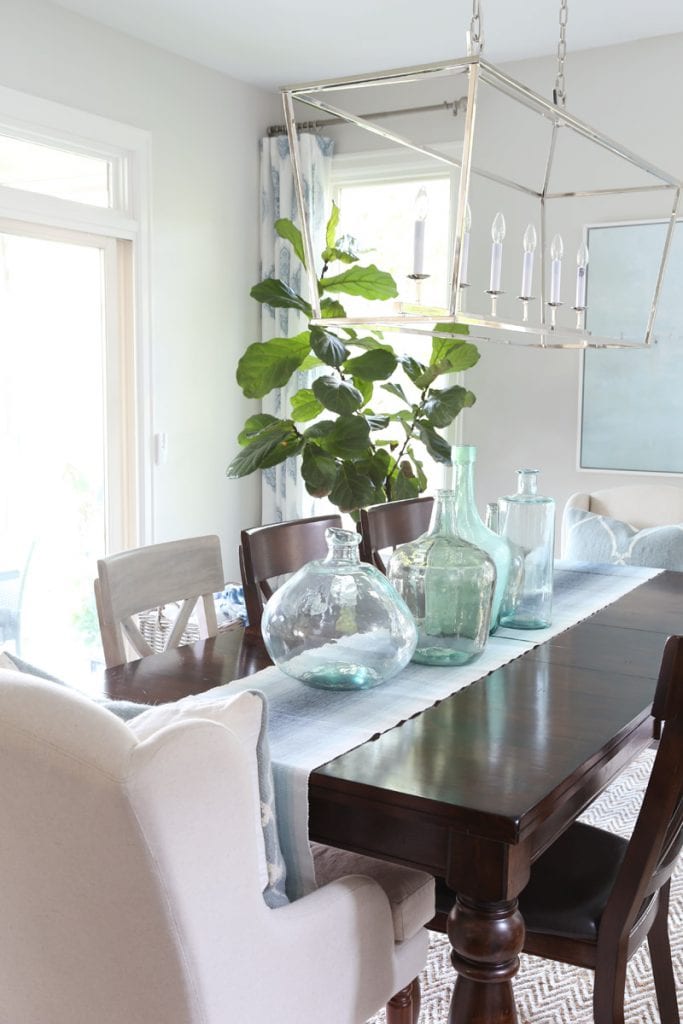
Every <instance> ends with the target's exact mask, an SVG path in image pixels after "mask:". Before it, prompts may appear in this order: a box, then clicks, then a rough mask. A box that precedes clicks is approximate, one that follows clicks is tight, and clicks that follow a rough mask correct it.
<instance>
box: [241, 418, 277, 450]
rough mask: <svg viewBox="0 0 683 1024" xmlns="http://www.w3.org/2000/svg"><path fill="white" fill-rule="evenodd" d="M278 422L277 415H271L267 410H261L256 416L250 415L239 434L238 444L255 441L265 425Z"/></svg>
mask: <svg viewBox="0 0 683 1024" xmlns="http://www.w3.org/2000/svg"><path fill="white" fill-rule="evenodd" d="M277 422H278V420H277V418H276V417H275V416H270V415H269V414H268V413H266V412H259V413H256V415H255V416H250V417H249V419H248V420H247V421H246V422H245V424H244V426H243V428H242V430H241V432H240V433H239V434H238V435H237V441H238V444H241V445H245V444H249V442H250V441H253V439H254V437H255V436H256V434H260V432H261V431H262V430H263V428H264V427H268V426H270V424H271V423H277Z"/></svg>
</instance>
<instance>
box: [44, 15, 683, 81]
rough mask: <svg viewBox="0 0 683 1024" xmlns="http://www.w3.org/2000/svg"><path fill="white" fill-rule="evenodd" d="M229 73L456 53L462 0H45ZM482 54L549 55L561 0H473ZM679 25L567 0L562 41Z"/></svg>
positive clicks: (331, 71) (621, 36)
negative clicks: (479, 22) (476, 5)
mask: <svg viewBox="0 0 683 1024" xmlns="http://www.w3.org/2000/svg"><path fill="white" fill-rule="evenodd" d="M53 2H56V3H58V5H59V6H61V7H65V8H67V9H68V10H70V11H74V12H75V13H77V14H82V15H85V16H86V17H88V18H93V19H95V20H96V21H99V22H102V23H103V24H105V25H108V26H110V27H111V28H115V29H118V30H120V31H121V32H126V33H128V34H129V35H131V36H135V37H137V38H138V39H142V40H144V41H145V42H148V43H152V44H154V45H155V46H159V47H161V48H163V49H165V50H170V51H171V52H172V53H176V54H179V55H181V56H183V57H187V58H189V59H190V60H193V61H197V62H198V63H200V64H204V65H206V66H207V67H210V68H214V69H216V70H218V71H223V72H225V73H226V74H228V75H231V76H233V77H234V78H238V79H241V80H242V81H245V82H250V83H252V84H254V85H259V86H262V87H264V88H268V89H271V88H276V87H278V86H282V85H294V84H296V83H301V82H307V81H312V80H316V79H320V78H330V77H335V76H338V75H345V74H354V73H356V72H358V71H377V70H384V69H386V68H391V67H401V66H403V65H410V64H421V63H426V62H429V61H437V60H443V59H444V58H447V57H459V56H463V55H464V52H465V32H466V30H467V28H468V27H469V22H470V18H471V12H472V4H471V2H470V0H423V2H422V3H416V2H415V0H343V3H335V4H329V3H328V4H325V3H322V2H321V0H296V3H295V5H291V4H288V3H286V2H285V0H251V2H247V3H245V2H243V0H53ZM480 2H481V12H482V20H483V25H484V31H485V34H486V47H485V56H487V57H488V58H489V60H492V61H493V62H496V63H502V62H504V61H508V60H517V59H522V58H525V57H538V56H543V55H547V54H553V53H555V51H556V48H557V40H558V33H559V0H516V2H514V3H513V2H512V0H480ZM674 32H683V3H681V0H650V2H649V3H647V4H644V3H643V0H572V2H571V3H570V4H569V20H568V27H567V46H568V50H569V53H570V55H571V51H572V50H583V49H589V48H591V47H595V46H608V45H611V44H613V43H623V42H630V41H632V40H635V39H643V38H648V37H651V36H659V35H667V34H670V33H674Z"/></svg>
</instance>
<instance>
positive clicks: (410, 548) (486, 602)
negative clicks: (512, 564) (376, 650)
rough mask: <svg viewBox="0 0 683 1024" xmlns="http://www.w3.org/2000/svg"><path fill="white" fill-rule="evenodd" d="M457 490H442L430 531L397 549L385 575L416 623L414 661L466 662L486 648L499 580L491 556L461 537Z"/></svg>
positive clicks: (436, 663)
mask: <svg viewBox="0 0 683 1024" xmlns="http://www.w3.org/2000/svg"><path fill="white" fill-rule="evenodd" d="M455 506H456V495H455V492H454V491H438V492H437V495H436V500H435V502H434V511H433V513H432V520H431V523H430V525H429V529H428V530H427V532H426V533H424V534H423V535H422V536H421V537H418V538H417V540H414V541H411V542H410V543H408V544H401V545H400V546H399V547H397V548H396V550H395V551H394V553H393V555H392V556H391V559H390V561H389V566H388V570H387V575H388V577H389V579H390V581H391V582H392V583H393V585H394V587H395V588H396V590H397V591H398V592H399V594H400V595H401V597H402V598H403V600H404V601H405V603H406V604H407V605H408V608H409V609H410V611H411V613H412V615H413V618H414V619H415V624H416V626H417V647H416V649H415V653H414V654H413V661H417V662H420V663H421V664H423V665H464V664H465V663H466V662H468V661H471V660H472V659H473V658H476V657H477V656H478V655H479V654H481V652H482V651H483V650H484V647H485V646H486V641H487V639H488V634H489V628H490V624H491V602H492V600H493V590H494V586H495V582H496V568H495V565H494V564H493V562H492V560H491V559H490V558H489V556H488V555H487V554H486V552H485V551H482V550H481V548H478V547H476V546H475V545H474V544H471V543H470V542H469V541H467V540H464V539H463V538H462V537H460V536H459V535H458V530H457V522H456V518H455Z"/></svg>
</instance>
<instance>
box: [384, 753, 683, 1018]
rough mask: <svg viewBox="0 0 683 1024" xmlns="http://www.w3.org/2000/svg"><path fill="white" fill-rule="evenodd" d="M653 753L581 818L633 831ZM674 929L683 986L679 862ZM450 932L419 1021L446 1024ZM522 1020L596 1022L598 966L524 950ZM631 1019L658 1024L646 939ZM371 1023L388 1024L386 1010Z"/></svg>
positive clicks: (633, 978) (633, 967) (629, 995)
mask: <svg viewBox="0 0 683 1024" xmlns="http://www.w3.org/2000/svg"><path fill="white" fill-rule="evenodd" d="M653 757H654V753H653V751H651V750H647V751H645V752H644V753H643V754H641V755H640V757H639V758H638V759H637V760H636V761H634V762H633V764H631V765H630V766H629V767H628V768H626V769H625V770H624V771H623V772H622V774H621V775H620V776H619V777H618V778H617V779H616V780H615V781H614V782H613V783H612V784H611V785H610V786H609V787H608V788H607V789H606V790H605V792H604V793H603V794H602V795H601V796H600V797H599V798H598V799H597V800H596V801H595V803H594V804H592V806H591V807H590V808H589V810H588V811H587V812H586V813H585V814H584V815H583V817H582V819H581V820H582V821H587V822H589V823H590V824H591V825H598V826H600V828H605V829H609V830H611V831H613V832H617V833H619V834H620V835H623V836H629V835H630V832H631V829H632V827H633V823H634V821H635V818H636V815H637V813H638V809H639V807H640V803H641V800H642V795H643V790H644V787H645V785H646V783H647V779H648V776H649V773H650V768H651V767H652V760H653ZM669 934H670V936H671V948H672V955H673V960H674V971H675V974H676V979H677V983H678V988H679V1003H680V1002H681V998H680V994H681V992H683V870H682V869H681V866H680V865H679V867H678V869H677V871H676V874H675V875H674V878H673V881H672V886H671V904H670V912H669ZM449 949H450V947H449V943H448V940H447V939H446V937H445V936H443V935H436V934H432V936H431V943H430V949H429V960H428V962H427V967H426V969H425V971H424V972H423V974H422V976H421V979H420V981H421V984H422V1012H421V1014H420V1024H446V1022H447V1020H448V1007H449V1002H450V997H451V990H452V985H453V968H452V967H451V964H450V958H449ZM514 986H515V996H516V999H517V1009H518V1012H519V1022H520V1024H593V1006H592V999H593V972H592V971H588V970H584V969H581V968H578V967H567V966H565V965H564V964H555V963H551V962H549V961H545V960H540V959H538V958H537V957H531V956H522V957H521V967H520V970H519V974H518V975H517V977H516V978H515V981H514ZM625 1016H626V1022H627V1024H659V1013H658V1012H657V1003H656V998H655V991H654V983H653V981H652V973H651V969H650V957H649V954H648V951H647V943H644V944H643V945H642V946H641V948H640V950H639V951H638V952H637V953H636V955H635V956H634V957H633V958H632V959H631V961H630V963H629V967H628V976H627V981H626V1014H625ZM369 1024H385V1015H384V1012H382V1013H379V1014H378V1015H377V1016H376V1017H373V1018H372V1021H371V1022H369Z"/></svg>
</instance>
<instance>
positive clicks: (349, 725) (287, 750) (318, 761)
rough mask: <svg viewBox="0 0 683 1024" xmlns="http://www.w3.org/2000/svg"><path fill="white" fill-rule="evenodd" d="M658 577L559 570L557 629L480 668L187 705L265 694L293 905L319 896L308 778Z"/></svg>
mask: <svg viewBox="0 0 683 1024" xmlns="http://www.w3.org/2000/svg"><path fill="white" fill-rule="evenodd" d="M660 572H661V570H660V569H643V568H640V567H636V566H591V565H588V564H584V563H563V562H558V563H556V568H555V580H554V598H553V623H552V626H550V627H549V628H548V629H538V630H533V631H531V630H529V631H525V630H513V629H500V630H498V632H497V633H496V635H495V636H493V637H491V638H490V639H489V642H488V643H487V645H486V648H485V650H484V652H483V654H482V655H481V656H480V657H479V658H477V660H476V661H474V662H471V663H470V664H468V665H463V666H460V667H459V668H453V667H437V666H431V665H415V664H412V663H411V664H410V665H408V667H407V668H405V669H404V670H403V671H402V672H401V673H399V675H397V676H396V677H395V678H394V679H392V680H390V681H389V682H388V683H385V684H383V685H381V686H378V687H376V688H375V689H372V690H363V691H359V692H353V691H348V690H346V691H337V692H335V691H330V690H316V689H313V688H311V687H308V686H304V685H302V684H301V683H299V682H297V681H296V680H295V679H291V678H290V677H289V676H286V675H284V673H282V672H280V671H279V670H278V669H277V668H275V667H271V668H266V669H263V670H262V671H261V672H257V673H255V674H254V675H251V676H248V677H247V678H245V679H243V680H241V681H240V682H237V683H235V682H233V683H229V684H226V685H225V686H219V687H215V688H214V689H213V690H209V691H207V692H206V693H204V694H198V695H197V696H194V697H189V698H186V699H185V700H184V701H183V702H182V703H183V704H185V705H187V704H192V705H195V704H196V705H197V711H198V713H201V704H202V701H204V700H215V699H216V697H218V696H220V695H221V694H225V695H226V696H229V695H233V694H234V693H236V692H238V691H239V690H240V689H243V690H260V691H261V692H262V693H263V694H265V696H266V699H267V702H268V713H269V730H268V735H269V742H270V752H271V757H272V763H273V773H274V779H275V792H276V801H277V814H278V830H279V835H280V843H281V845H282V850H283V854H284V857H285V861H286V863H287V873H288V874H287V892H288V894H289V896H290V898H292V899H294V898H297V897H298V896H300V895H303V894H304V893H306V892H309V891H310V890H311V889H314V888H315V877H314V873H313V863H312V859H311V856H310V850H309V847H308V778H309V775H310V773H311V771H313V770H314V769H315V768H318V767H320V766H321V765H323V764H326V763H327V762H328V761H331V760H333V759H334V758H335V757H338V756H339V755H341V754H344V753H346V752H347V751H348V750H352V749H353V748H354V747H357V746H359V745H360V744H361V743H364V742H365V741H366V740H369V739H371V738H372V737H373V736H376V735H379V734H380V733H382V732H386V731H387V730H388V729H391V728H393V727H394V726H395V725H397V724H398V723H399V722H402V721H405V720H406V719H407V718H411V717H412V716H413V715H416V714H418V713H419V712H420V711H424V710H425V709H426V708H429V707H431V706H432V705H433V704H434V703H435V702H437V701H439V700H443V699H444V698H446V697H449V696H451V695H452V694H454V693H457V691H458V690H461V689H463V687H465V686H469V685H470V684H471V683H473V682H475V681H476V680H477V679H481V678H482V676H485V675H488V674H489V673H490V672H493V671H495V669H498V668H500V667H501V666H502V665H505V664H507V663H508V662H509V661H512V660H513V659H514V658H517V657H519V656H520V655H521V654H523V653H525V651H528V650H531V649H532V648H533V647H537V646H538V645H539V644H541V643H544V642H545V641H546V640H549V639H550V638H551V637H553V636H556V635H557V634H558V633H561V632H563V631H564V630H565V629H568V628H569V627H570V626H573V625H575V624H576V623H577V622H580V621H581V620H582V619H585V618H587V617H588V616H589V615H592V614H593V613H594V612H596V611H599V609H601V608H604V607H605V606H606V605H608V604H611V603H612V602H613V601H616V600H617V598H619V597H622V596H623V595H624V594H627V593H629V591H631V590H634V589H635V588H636V587H637V586H639V585H640V584H641V583H643V582H644V581H645V580H648V579H651V578H652V577H654V576H657V575H658V574H659V573H660Z"/></svg>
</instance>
